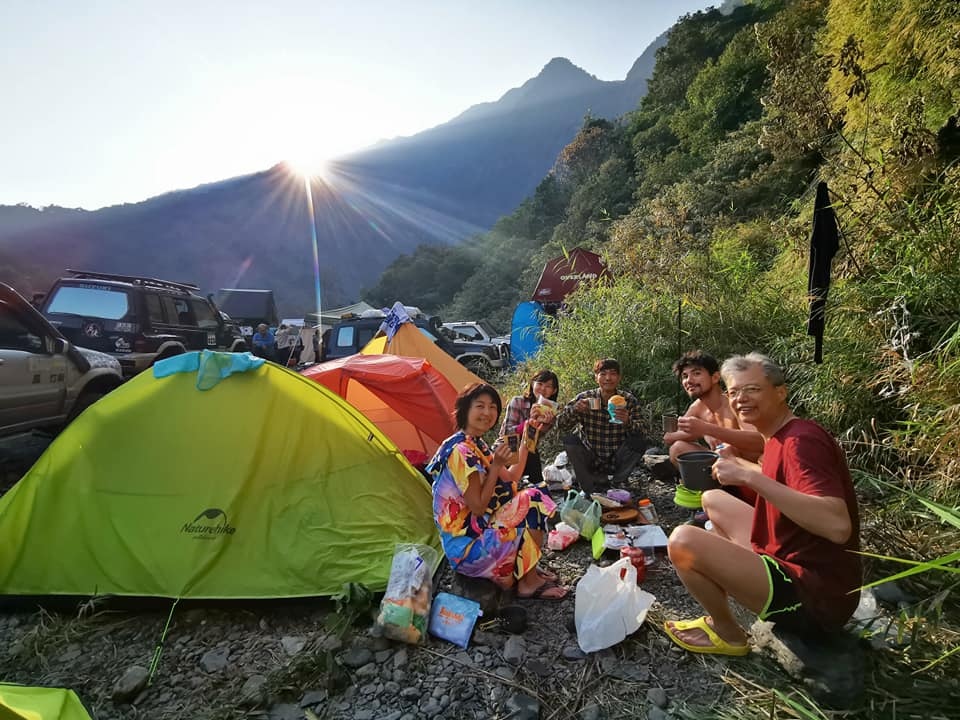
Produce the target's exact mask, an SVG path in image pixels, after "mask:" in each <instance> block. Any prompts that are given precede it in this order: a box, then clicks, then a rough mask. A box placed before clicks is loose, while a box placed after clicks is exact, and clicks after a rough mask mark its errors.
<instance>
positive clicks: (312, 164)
mask: <svg viewBox="0 0 960 720" xmlns="http://www.w3.org/2000/svg"><path fill="white" fill-rule="evenodd" d="M330 160H331V158H330V156H329V155H325V154H323V153H319V152H304V153H300V154H295V155H293V156H292V157H288V158H287V159H286V160H285V161H284V162H285V163H286V165H287V167H289V168H290V169H291V170H292V171H293V172H295V173H296V174H297V175H299V176H301V177H305V178H320V179H323V180H326V179H328V178H329V177H330Z"/></svg>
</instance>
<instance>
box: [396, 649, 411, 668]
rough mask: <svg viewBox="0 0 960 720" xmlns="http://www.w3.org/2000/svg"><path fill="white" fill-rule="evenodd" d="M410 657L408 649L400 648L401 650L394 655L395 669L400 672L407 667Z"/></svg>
mask: <svg viewBox="0 0 960 720" xmlns="http://www.w3.org/2000/svg"><path fill="white" fill-rule="evenodd" d="M409 657H410V656H409V655H408V654H407V649H406V648H400V649H399V650H397V652H396V653H394V656H393V667H394V669H396V670H399V669H400V668H403V667H406V665H407V662H408V660H409Z"/></svg>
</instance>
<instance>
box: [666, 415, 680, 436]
mask: <svg viewBox="0 0 960 720" xmlns="http://www.w3.org/2000/svg"><path fill="white" fill-rule="evenodd" d="M663 431H664V432H665V433H672V432H676V431H677V416H676V415H664V416H663Z"/></svg>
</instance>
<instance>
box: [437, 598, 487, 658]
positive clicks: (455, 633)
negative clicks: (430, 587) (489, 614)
mask: <svg viewBox="0 0 960 720" xmlns="http://www.w3.org/2000/svg"><path fill="white" fill-rule="evenodd" d="M481 615H483V611H482V610H481V609H480V603H478V602H475V601H474V600H468V599H467V598H463V597H460V596H459V595H451V594H450V593H445V592H441V593H437V596H436V597H435V598H434V599H433V607H432V608H431V610H430V626H429V628H428V629H429V631H430V634H431V635H434V636H436V637H438V638H441V639H443V640H448V641H449V642H452V643H453V644H454V645H458V646H460V647H462V648H464V649H466V647H467V645H469V644H470V636H471V635H472V634H473V626H474V625H476V623H477V618H478V617H480V616H481Z"/></svg>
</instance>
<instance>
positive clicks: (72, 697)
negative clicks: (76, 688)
mask: <svg viewBox="0 0 960 720" xmlns="http://www.w3.org/2000/svg"><path fill="white" fill-rule="evenodd" d="M0 720H90V715H89V714H88V713H87V711H86V709H85V708H84V707H83V703H81V702H80V698H78V697H77V694H76V693H75V692H73V690H64V689H61V688H45V687H27V686H25V685H7V684H5V683H0Z"/></svg>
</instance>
